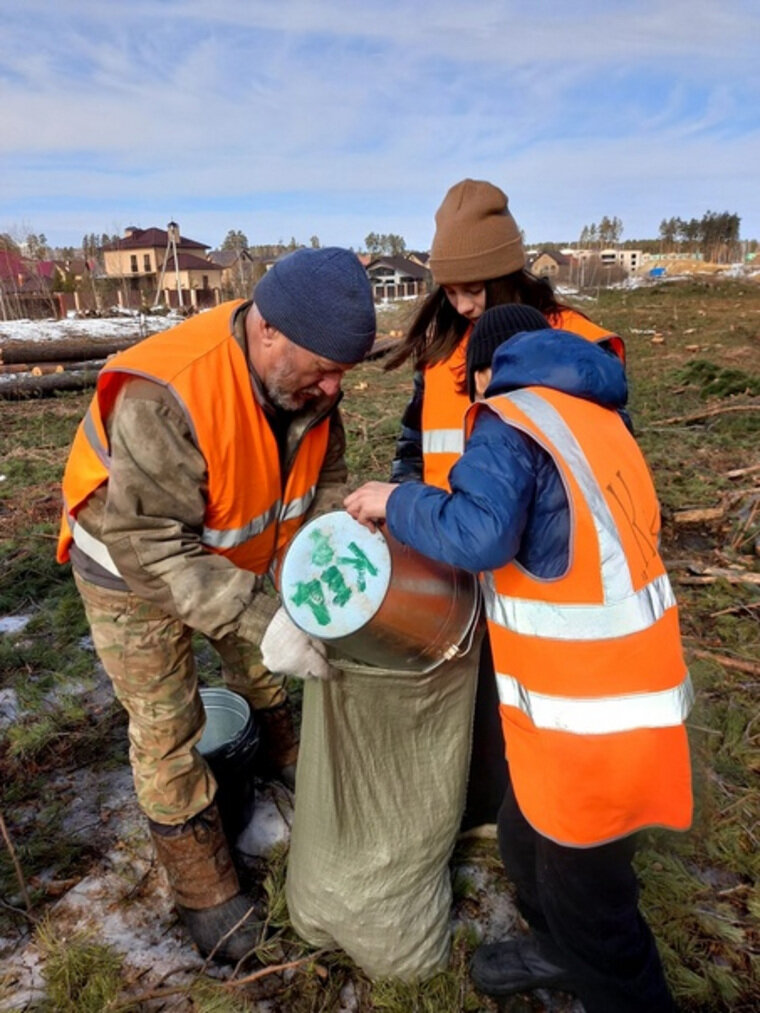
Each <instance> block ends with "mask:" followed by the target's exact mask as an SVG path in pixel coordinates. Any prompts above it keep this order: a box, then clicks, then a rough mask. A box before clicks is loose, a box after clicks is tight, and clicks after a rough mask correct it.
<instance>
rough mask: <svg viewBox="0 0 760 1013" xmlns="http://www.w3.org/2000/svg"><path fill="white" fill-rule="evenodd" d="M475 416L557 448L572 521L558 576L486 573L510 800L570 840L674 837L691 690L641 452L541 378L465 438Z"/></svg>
mask: <svg viewBox="0 0 760 1013" xmlns="http://www.w3.org/2000/svg"><path fill="white" fill-rule="evenodd" d="M482 411H491V412H493V413H495V414H496V415H497V416H498V417H500V418H501V419H502V421H504V422H505V423H506V424H507V425H510V426H514V427H515V428H516V429H519V430H521V431H522V432H524V433H527V434H528V435H529V436H530V437H531V438H532V439H534V440H535V441H536V442H537V443H538V444H539V445H540V446H542V447H543V448H544V449H545V450H546V451H547V453H549V454H550V455H551V457H552V460H553V461H554V463H555V465H556V466H557V468H558V470H559V472H560V475H561V477H562V481H563V484H564V487H565V490H566V492H567V496H568V501H569V506H570V516H571V523H570V532H571V534H570V539H571V540H570V552H569V563H568V569H567V572H566V573H564V574H563V575H562V576H561V577H558V578H553V579H551V580H546V579H540V578H538V577H534V576H533V575H532V574H530V573H528V572H526V570H525V569H523V568H522V567H521V566H520V565H519V564H518V563H516V562H515V561H512V562H510V563H508V564H507V565H506V566H504V567H501V568H500V569H499V570H496V571H495V572H492V573H484V574H482V575H481V584H482V587H483V594H484V600H485V607H486V615H487V618H488V628H489V633H490V639H491V648H492V651H493V656H494V667H495V670H496V681H497V686H498V691H499V700H500V712H501V720H502V729H503V731H504V739H505V742H506V745H507V756H508V759H509V768H510V773H511V777H512V782H513V785H514V791H515V796H516V798H517V801H518V803H519V805H520V809H521V811H522V812H523V814H524V816H525V818H526V819H527V820H528V821H529V822H530V824H531V825H532V826H533V827H534V828H535V829H536V830H537V831H538V832H539V833H541V834H543V835H544V836H545V837H549V838H551V839H552V840H554V841H557V842H558V843H560V844H564V845H569V846H576V847H588V846H593V845H597V844H601V843H604V842H606V841H611V840H615V839H616V838H619V837H623V836H626V835H628V834H630V833H633V832H634V831H636V830H638V829H640V828H642V827H646V826H657V825H659V826H666V827H671V828H674V829H681V830H684V829H686V828H687V827H688V826H689V824H690V822H691V808H692V798H691V776H690V765H689V747H688V741H687V737H686V730H685V728H684V720H685V718H686V716H687V714H688V712H689V710H690V708H691V704H692V702H693V689H692V685H691V680H690V677H689V673H688V670H687V668H686V665H685V662H684V658H683V653H682V649H681V638H680V633H679V627H678V608H677V606H676V602H675V598H674V596H673V592H672V590H671V587H670V582H669V580H668V577H667V574H666V572H665V568H664V566H663V562H662V559H661V558H660V554H659V551H658V540H659V530H660V520H659V517H660V512H659V505H658V502H657V497H656V494H655V491H654V486H653V484H652V479H651V475H650V473H649V469H648V468H647V465H646V462H645V460H644V457H643V455H642V454H641V451H640V450H639V448H638V445H637V444H636V441H635V440H634V439H633V437H632V436H631V435H630V433H629V432H628V430H627V429H626V428H625V425H624V423H623V422H622V420H621V419H620V417H619V415H618V414H617V413H616V412H615V411H613V410H612V409H609V408H603V407H601V406H600V405H596V404H593V403H592V402H589V401H586V400H582V399H581V398H576V397H572V396H571V395H569V394H564V393H561V392H559V391H555V390H550V389H548V388H546V387H527V388H524V389H521V390H517V391H512V392H511V393H509V394H504V395H500V396H498V397H495V398H489V399H488V400H487V401H484V402H478V403H475V404H473V405H472V407H471V408H470V410H469V411H468V413H467V417H466V420H465V427H466V430H467V434H468V435H469V433H470V432H471V431H472V427H473V425H474V423H475V419H476V417H477V415H478V414H479V413H480V412H482Z"/></svg>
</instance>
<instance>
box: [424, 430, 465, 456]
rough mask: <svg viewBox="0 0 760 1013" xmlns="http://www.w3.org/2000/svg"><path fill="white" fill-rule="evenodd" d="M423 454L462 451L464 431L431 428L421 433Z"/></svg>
mask: <svg viewBox="0 0 760 1013" xmlns="http://www.w3.org/2000/svg"><path fill="white" fill-rule="evenodd" d="M422 453H423V454H458V455H459V456H460V457H461V456H462V454H463V453H464V433H463V431H462V429H461V427H460V428H459V429H433V430H431V431H430V432H426V433H423V434H422Z"/></svg>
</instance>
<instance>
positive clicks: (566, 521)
mask: <svg viewBox="0 0 760 1013" xmlns="http://www.w3.org/2000/svg"><path fill="white" fill-rule="evenodd" d="M534 386H540V387H551V388H553V389H554V390H560V391H564V392H565V393H566V394H572V395H574V396H576V397H580V398H584V399H586V400H589V401H594V402H596V403H597V404H602V405H605V406H606V407H609V408H615V409H617V410H618V411H620V412H621V414H624V412H623V408H624V405H625V403H626V400H627V396H628V389H627V383H626V376H625V368H624V366H623V364H622V363H621V362H620V360H619V359H618V358H617V357H616V356H615V355H613V354H612V353H611V352H608V351H606V350H605V349H604V348H602V347H600V346H599V345H595V344H594V343H593V342H591V341H586V340H585V339H584V338H579V337H577V335H575V334H571V333H569V332H568V331H558V330H553V329H551V328H547V329H546V330H544V331H531V332H530V333H523V334H517V335H515V336H514V337H513V338H511V339H510V340H509V341H506V342H505V343H504V344H503V345H501V346H500V347H499V348H498V349H497V350H496V354H495V355H494V359H493V376H492V380H491V385H490V386H489V388H488V391H487V392H486V394H487V396H488V397H491V396H494V395H496V394H506V393H508V392H509V391H512V390H517V389H519V388H521V387H534ZM449 482H450V484H451V490H452V491H451V493H447V492H444V491H443V490H441V489H438V488H436V487H435V486H430V485H424V484H423V483H422V482H408V481H407V482H404V483H403V484H401V485H399V486H398V487H397V488H396V489H394V490H393V492H392V493H391V496H390V499H389V500H388V509H387V524H388V528H389V529H390V531H391V533H392V534H393V535H394V536H395V537H396V538H397V539H398V540H399V541H400V542H403V543H404V544H406V545H410V546H412V547H413V548H415V549H417V550H418V551H419V552H422V553H423V554H424V555H426V556H430V557H432V558H433V559H439V560H442V561H443V562H446V563H450V564H451V565H453V566H458V567H461V568H462V569H464V570H470V571H472V572H473V573H478V572H481V571H483V570H495V569H498V568H499V567H501V566H504V565H505V564H506V563H508V562H509V561H510V560H511V559H514V558H516V559H517V561H518V562H519V563H520V564H521V565H522V566H524V567H525V569H526V570H528V571H529V572H530V573H532V574H534V575H535V576H537V577H543V578H550V577H558V576H560V575H561V574H562V573H564V572H565V570H566V569H567V563H568V552H569V537H570V511H569V507H568V500H567V496H566V494H565V490H564V486H563V484H562V480H561V478H560V474H559V472H558V470H557V468H556V466H555V464H554V462H553V461H552V458H551V456H550V455H549V454H548V453H547V452H546V451H545V450H544V449H543V448H542V447H541V446H539V444H538V443H536V441H535V440H533V439H532V438H531V437H529V436H527V435H526V434H525V433H523V432H521V431H520V430H518V429H515V428H514V427H513V426H509V425H505V423H504V422H502V421H501V420H500V419H498V418H497V417H496V416H495V415H494V414H493V413H490V412H482V413H481V414H480V415H479V416H478V419H477V422H476V424H475V427H474V429H473V432H472V435H471V436H470V439H469V440H468V441H467V445H466V447H465V452H464V454H463V456H462V457H461V458H460V459H459V461H458V462H457V463H456V464H455V465H454V467H453V468H452V469H451V472H450V474H449Z"/></svg>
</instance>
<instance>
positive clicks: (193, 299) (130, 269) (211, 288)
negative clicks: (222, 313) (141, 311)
mask: <svg viewBox="0 0 760 1013" xmlns="http://www.w3.org/2000/svg"><path fill="white" fill-rule="evenodd" d="M208 249H209V247H208V245H206V244H205V243H199V242H196V240H194V239H188V238H187V237H186V236H182V235H181V234H180V229H179V225H177V223H176V222H169V224H168V225H167V229H166V231H165V230H164V229H159V228H155V227H151V228H149V229H138V228H137V227H136V226H134V225H131V226H129V227H128V228H127V229H125V230H124V236H123V238H120V239H117V240H115V241H114V242H112V243H108V244H107V245H106V246H104V247H103V263H104V269H105V275H106V277H107V278H111V279H114V280H115V281H118V282H119V283H120V284H119V287H118V288H117V298H118V300H119V304H120V305H124V304H126V305H129V306H133V307H137V306H140V305H144V304H146V303H147V304H148V305H152V304H153V303H158V302H162V301H163V302H165V303H166V305H168V306H173V307H178V306H182V307H185V308H188V307H193V308H195V309H199V308H203V307H205V306H213V305H215V304H216V303H218V302H220V301H221V298H222V271H223V268H222V266H221V265H220V264H217V263H215V262H213V261H210V260H208V259H207V258H206V250H208Z"/></svg>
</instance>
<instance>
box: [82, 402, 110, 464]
mask: <svg viewBox="0 0 760 1013" xmlns="http://www.w3.org/2000/svg"><path fill="white" fill-rule="evenodd" d="M82 430H83V432H84V435H85V436H86V437H87V442H88V443H89V444H90V446H91V447H92V449H93V451H94V453H95V454H96V455H97V457H98V459H99V460H100V462H101V464H103V465H104V467H106V468H110V466H111V455H110V454H109V453H108V447H106V446H104V444H103V442H102V440H101V439H100V435H99V434H98V427H97V426H96V425H95V420H94V418H93V417H92V405H90V407H89V408H88V409H87V412H86V413H85V416H84V418H83V419H82Z"/></svg>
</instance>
